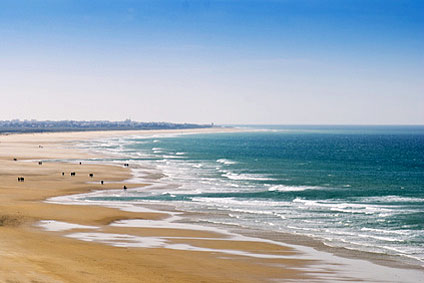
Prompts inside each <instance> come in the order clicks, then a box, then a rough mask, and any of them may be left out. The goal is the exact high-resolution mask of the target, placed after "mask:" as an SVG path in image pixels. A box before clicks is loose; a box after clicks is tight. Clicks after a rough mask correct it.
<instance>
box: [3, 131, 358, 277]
mask: <svg viewBox="0 0 424 283" xmlns="http://www.w3.org/2000/svg"><path fill="white" fill-rule="evenodd" d="M196 130H199V129H196ZM227 130H228V129H227ZM232 130H234V129H232ZM131 132H132V131H131ZM177 132H181V131H180V130H178V131H177ZM202 132H203V131H202ZM85 133H87V132H84V133H83V134H85ZM122 133H123V132H122V131H119V133H111V132H105V133H99V132H95V133H90V134H88V135H86V136H84V135H81V132H76V134H70V136H66V134H65V133H57V134H58V135H57V136H55V135H54V134H53V136H55V137H54V138H55V139H56V140H55V142H54V143H52V144H51V145H52V146H56V147H57V146H58V145H59V146H62V147H63V146H66V145H69V143H70V142H71V144H72V141H78V140H82V139H85V140H87V139H92V138H94V137H96V138H102V137H111V136H114V135H116V134H118V135H122ZM163 133H170V134H172V133H175V131H172V132H169V131H166V132H164V131H160V134H163ZM184 133H194V132H193V131H190V132H188V131H187V132H186V131H184ZM68 134H69V133H68ZM134 134H147V135H149V134H152V131H143V132H142V133H140V131H136V133H134ZM153 134H154V133H153ZM29 135H31V142H29V143H28V141H25V138H23V139H21V141H19V139H20V138H19V137H18V135H14V138H12V139H9V141H7V142H8V143H17V145H18V147H19V145H20V146H21V147H22V145H23V144H26V145H31V149H32V150H28V148H25V147H24V148H23V150H22V148H21V152H20V155H19V156H20V157H19V158H23V157H24V158H25V156H27V157H30V156H31V154H30V153H31V151H32V157H34V158H32V159H38V158H39V159H41V157H42V155H43V154H44V155H46V156H44V158H43V159H55V158H52V157H56V159H89V158H93V157H95V156H97V155H93V154H89V153H82V152H77V153H76V152H75V151H76V149H74V148H68V149H64V148H60V149H59V150H57V148H55V149H54V148H49V150H48V154H45V153H46V152H45V151H46V150H44V149H43V150H42V151H43V153H42V154H40V153H39V151H40V150H37V149H36V147H35V146H36V144H37V143H40V142H46V139H47V140H49V139H51V138H52V134H51V133H48V134H29ZM34 135H36V136H37V137H36V138H35V139H34ZM38 135H40V136H41V137H39V136H38ZM47 135H48V136H47ZM4 137H10V136H1V137H0V141H1V143H0V146H1V148H2V149H4V148H3V147H2V146H3V145H5V144H4ZM16 137H17V138H16ZM20 137H22V135H21V136H20ZM7 139H8V138H6V140H7ZM47 142H48V141H47ZM6 149H7V147H6ZM63 151H66V153H65V154H64V153H63ZM9 152H10V151H9ZM34 152H35V154H34ZM0 156H1V157H0V158H1V160H2V162H3V161H4V162H6V161H7V162H8V163H11V164H10V165H13V166H14V165H25V166H26V167H28V169H29V170H33V171H32V174H35V173H34V172H35V171H34V170H38V171H39V169H40V168H39V167H37V166H38V165H36V164H33V163H27V164H25V163H23V162H19V163H16V162H13V161H9V160H10V158H11V155H7V154H6V155H5V152H3V151H1V152H0ZM6 157H7V158H9V159H7V158H6ZM46 157H47V158H46ZM65 157H67V158H65ZM69 157H71V158H69ZM97 157H98V156H97ZM49 163H50V164H49ZM50 165H52V166H50ZM25 166H24V167H25ZM55 166H61V168H66V169H69V170H73V169H74V168H77V169H78V170H80V169H81V168H83V170H82V172H84V173H85V174H87V173H88V172H89V171H90V172H91V171H93V172H95V173H94V174H95V175H94V176H95V179H96V180H98V178H103V177H104V179H105V180H108V182H107V183H105V186H104V188H106V189H107V190H109V189H114V188H115V189H116V187H117V186H118V184H119V186H121V185H122V182H123V181H124V182H125V181H126V180H128V179H130V178H131V174H130V172H129V170H128V168H122V167H119V166H111V165H92V164H83V166H82V167H81V166H80V165H78V164H69V163H66V164H65V163H53V162H46V163H45V164H43V169H44V168H45V167H49V170H50V171H49V173H50V174H51V173H52V171H54V170H53V168H54V167H55ZM50 167H52V168H50ZM9 169H10V168H9ZM2 170H5V169H4V168H2ZM56 171H57V170H56ZM59 171H60V170H59ZM59 171H57V172H56V173H58V172H59ZM116 171H119V172H116ZM102 172H107V173H102ZM111 172H114V174H115V176H110V173H111ZM14 173H16V168H15V171H14ZM84 173H81V174H84ZM9 174H10V175H12V174H11V173H9ZM102 174H104V175H102ZM2 175H3V174H2ZM36 176H37V175H34V180H36ZM48 176H51V175H48ZM98 176H100V177H98ZM43 177H44V179H45V177H46V176H45V175H44V176H37V181H38V179H40V182H45V180H44V181H43V180H42V179H43ZM2 178H3V177H2ZM59 178H60V177H59ZM66 178H67V180H68V178H69V177H68V176H66ZM77 178H78V180H77V182H76V183H75V181H74V180H72V182H73V183H72V184H70V188H68V189H66V190H65V191H63V190H56V191H55V190H53V189H52V188H50V191H49V192H44V194H41V195H37V196H34V193H33V192H31V193H32V195H31V193H28V196H27V198H28V197H30V198H29V200H31V201H32V202H35V203H32V204H31V205H32V206H33V207H32V208H31V209H29V210H27V212H34V210H35V207H37V206H45V207H50V210H49V211H46V212H44V213H45V214H43V213H41V214H42V215H39V216H38V217H33V218H32V219H26V220H22V223H18V225H12V224H7V223H6V225H4V224H3V225H0V229H3V228H5V227H6V228H7V229H12V230H20V229H23V230H24V231H25V232H26V233H32V234H36V235H43V237H48V238H54V239H55V240H54V241H57V242H64V243H65V242H66V243H70V245H72V246H87V245H89V246H90V245H92V246H95V247H96V249H98V250H100V251H103V252H105V251H106V250H108V251H109V250H110V251H111V253H115V252H116V250H114V249H113V248H112V249H110V247H107V245H104V244H99V245H98V244H96V243H88V244H87V242H84V241H79V240H74V239H71V240H70V239H69V238H65V237H63V234H66V233H67V232H66V233H60V232H59V233H58V232H48V231H47V232H46V231H42V230H41V229H37V227H34V226H33V225H32V224H33V223H34V222H35V223H37V222H36V221H35V220H36V219H37V220H38V221H40V220H54V219H45V218H43V217H46V216H47V215H48V214H49V213H51V212H53V211H56V212H58V211H61V210H72V212H73V213H75V215H73V216H72V217H69V216H67V217H56V218H57V219H56V220H55V221H60V220H71V221H70V223H73V222H74V223H76V224H79V225H86V226H95V227H97V226H99V227H100V228H99V229H101V230H102V231H103V232H107V231H110V232H111V233H113V232H117V231H119V230H120V231H121V232H125V231H126V232H131V233H133V234H136V235H138V236H140V237H146V235H150V237H151V236H152V235H153V236H154V235H155V234H156V238H157V237H158V235H160V237H165V236H166V235H168V236H169V235H174V236H175V235H176V234H177V235H180V236H184V237H198V238H199V237H200V238H202V237H203V238H214V237H216V236H217V235H216V234H209V233H207V232H206V233H205V231H201V232H195V231H193V230H190V229H186V230H184V229H183V231H177V230H178V229H177V230H175V229H174V230H172V229H167V230H163V228H161V229H162V230H160V231H159V230H158V229H155V228H130V227H126V228H125V227H124V228H123V227H121V228H120V229H118V228H116V227H107V226H110V225H109V224H111V223H113V222H114V221H118V220H125V219H140V218H142V219H150V220H159V221H162V220H163V217H164V216H163V215H160V214H161V213H152V212H151V213H149V212H128V211H122V210H117V209H116V208H104V207H96V208H95V207H93V206H91V205H89V206H87V207H85V208H83V207H82V206H78V205H70V206H64V205H57V204H51V203H50V204H49V203H43V202H42V199H41V198H42V197H46V198H49V197H52V196H55V194H57V195H69V194H74V193H78V192H79V193H81V192H85V193H86V192H89V191H93V190H95V189H98V188H99V185H98V184H90V183H87V181H90V179H89V178H87V177H79V174H78V176H77ZM28 181H30V179H29V180H28ZM31 181H32V179H31ZM15 182H16V181H15V180H13V181H12V179H11V180H10V184H13V187H14V188H16V183H15ZM109 182H110V183H109ZM58 183H60V184H62V183H63V180H61V179H59V180H58ZM25 185H27V183H26V184H25ZM143 185H145V184H140V183H130V182H128V185H127V186H128V187H129V188H132V187H140V186H143ZM6 186H7V184H6ZM4 187H5V186H4V185H2V186H1V187H0V188H1V190H0V193H1V195H0V196H1V197H2V198H3V197H4V190H3V188H4ZM35 187H37V188H39V186H35ZM65 192H66V193H65ZM47 194H48V195H49V197H47ZM9 197H10V196H9ZM12 198H13V196H12ZM24 200H25V201H28V199H24ZM38 202H39V203H38ZM18 203H19V201H18ZM40 203H42V204H40ZM19 204H20V206H18V207H19V208H21V209H24V206H23V205H22V204H21V203H19ZM2 206H3V204H2ZM64 207H66V208H64ZM70 207H71V208H70ZM2 208H3V207H2ZM9 209H10V208H9ZM26 209H28V207H26ZM3 210H4V209H2V210H1V211H2V213H3ZM15 210H16V209H15ZM97 210H98V211H99V212H96V213H97V216H102V217H103V218H100V219H94V218H95V217H93V218H91V217H90V218H91V219H86V218H85V215H84V213H87V212H88V211H97ZM81 211H83V214H81ZM100 211H101V212H100ZM18 214H19V213H18ZM21 214H22V212H21ZM23 214H25V213H23ZM81 216H84V217H81ZM93 216H94V215H93ZM72 221H73V222H72ZM3 222H4V221H3ZM65 222H66V221H65ZM29 223H31V224H29ZM28 225H29V226H28ZM96 225H97V226H96ZM78 229H81V228H75V230H72V231H80V230H78ZM87 229H88V230H90V229H89V228H87ZM87 229H86V230H87ZM122 229H124V230H122ZM65 231H66V230H65ZM12 232H13V231H12ZM14 232H16V231H14ZM85 232H86V231H85ZM18 234H19V233H18ZM58 238H60V239H58ZM134 239H135V238H134ZM180 240H181V239H180ZM69 241H71V242H69ZM212 241H213V240H212ZM175 242H176V243H175V244H178V243H179V242H178V241H175ZM192 242H193V241H192ZM71 243H72V244H71ZM182 243H184V240H183V241H182ZM185 243H186V244H187V239H186V240H185ZM234 243H235V242H231V244H232V245H234ZM197 245H203V246H208V245H209V250H207V248H205V249H204V250H203V251H187V250H186V251H181V250H178V251H175V250H172V249H169V248H163V247H162V246H160V245H159V247H155V248H154V249H151V248H147V249H145V250H140V249H138V248H130V250H131V254H132V256H134V257H135V258H137V256H136V255H140V254H143V255H144V256H145V255H146V254H147V255H150V254H151V253H155V252H158V250H160V251H161V252H160V253H163V254H166V255H167V261H169V262H168V263H167V264H164V263H162V264H164V265H166V266H168V269H166V270H169V271H170V273H169V274H168V276H167V279H164V278H162V275H161V276H158V277H155V276H153V277H150V279H151V281H153V282H163V281H169V280H171V281H173V280H175V281H176V282H177V281H179V280H181V278H184V279H183V280H184V281H186V282H196V281H197V280H198V279H199V276H201V277H202V276H203V278H204V279H203V280H205V281H207V282H212V281H214V282H217V281H218V282H219V281H227V280H234V281H241V282H249V281H252V282H254V281H256V280H258V279H261V280H265V279H279V280H282V279H285V280H289V279H296V280H299V279H303V280H320V275H321V279H323V280H324V281H327V280H328V281H331V276H335V277H332V279H333V280H334V279H335V278H338V277H337V276H339V275H338V274H337V270H336V268H334V267H335V266H332V264H331V263H329V262H327V263H325V262H324V264H328V266H326V267H324V268H323V269H322V270H321V271H320V272H316V271H314V269H315V268H314V263H315V262H316V260H312V261H311V259H310V258H307V256H306V258H304V257H302V256H300V255H301V254H302V252H299V251H297V252H294V251H291V252H293V254H294V256H293V257H292V258H290V259H288V258H285V257H282V258H279V259H278V258H277V259H276V258H274V259H266V260H265V259H261V260H259V261H258V260H256V262H255V260H254V259H251V258H249V259H248V260H246V258H245V255H240V254H239V255H231V256H233V257H235V258H232V259H231V260H229V259H222V258H220V256H221V255H214V254H210V253H211V252H212V253H213V252H214V250H213V249H212V250H211V249H210V247H211V245H212V247H215V248H216V247H220V248H221V249H225V247H228V246H227V244H225V243H224V244H223V243H220V241H218V240H217V239H216V238H215V243H213V244H211V242H208V241H206V242H205V239H204V240H201V239H200V240H199V239H198V240H197ZM240 245H241V243H238V245H237V246H240ZM6 246H7V244H6ZM258 246H260V247H261V248H262V249H265V250H267V251H268V252H270V253H277V254H281V253H282V254H286V255H287V252H288V250H287V248H288V246H289V244H288V245H286V246H285V248H284V249H282V250H281V249H280V248H278V247H277V246H273V247H270V246H266V247H263V246H261V245H260V244H259V242H252V243H249V244H247V245H246V243H244V245H241V246H240V247H243V248H244V249H245V250H246V249H247V250H249V249H250V250H252V251H256V253H257V250H258ZM1 248H2V246H0V256H1V251H2V249H1ZM118 249H119V248H118ZM125 249H126V251H127V252H128V250H127V248H125ZM152 250H155V252H152ZM242 250H243V249H242ZM293 250H294V249H293ZM306 250H307V249H306ZM24 251H25V250H24ZM181 253H183V254H184V256H183V257H184V258H186V257H188V258H190V257H192V253H195V254H196V259H200V258H201V259H202V260H204V262H202V264H203V265H202V266H211V265H212V267H215V269H212V271H213V270H227V271H228V272H230V271H231V273H235V274H234V275H230V274H229V273H228V272H226V273H224V274H225V275H224V276H218V277H217V274H213V272H211V271H209V272H207V271H205V270H202V271H201V272H200V270H197V269H196V268H197V267H196V264H197V262H198V260H196V259H195V260H193V259H191V262H192V266H191V267H190V268H188V269H189V270H186V272H183V275H181V274H180V273H179V272H176V271H175V270H173V269H174V266H175V265H176V266H180V265H181V263H178V261H175V260H173V259H168V257H171V258H172V257H177V259H178V257H179V256H181V255H180V254H181ZM199 253H200V254H199ZM254 253H255V252H254ZM303 253H305V254H308V253H307V252H305V251H304V252H303ZM21 256H24V255H21ZM121 256H122V255H121ZM239 257H241V258H239ZM300 258H302V259H300ZM130 259H131V257H130V258H127V259H126V260H130ZM321 260H324V261H325V259H321ZM2 262H3V261H2ZM265 262H269V265H267V266H265V265H264V263H265ZM126 264H129V263H128V262H126ZM143 264H144V265H146V264H147V265H149V263H148V262H147V263H146V262H143ZM118 265H119V264H118ZM144 265H143V266H144ZM233 265H236V266H237V268H238V269H237V270H239V273H237V271H235V270H233ZM276 265H280V266H279V267H277V268H276V267H275V266H276ZM136 266H138V265H136ZM281 266H283V267H281ZM95 267H96V266H93V267H91V268H92V269H96V270H97V269H98V268H95ZM121 268H122V266H121ZM184 268H185V269H187V267H186V266H185V267H184ZM324 269H325V270H326V271H324ZM308 270H309V271H308ZM116 272H117V273H119V272H118V271H116ZM326 272H328V274H326V275H324V273H326ZM148 273H149V272H148V270H144V273H143V275H142V276H146V274H148ZM2 274H3V270H1V269H0V279H2ZM171 274H172V275H171ZM176 274H179V275H181V276H183V277H178V276H179V275H178V276H177V275H176ZM330 274H331V275H330ZM193 275H195V278H194V277H192V276H193ZM73 276H75V275H73ZM169 276H170V277H171V279H170V278H169ZM173 276H175V277H173ZM326 276H330V278H328V277H327V279H325V278H326ZM342 276H346V277H340V278H339V279H341V278H344V279H347V278H348V276H349V275H346V274H344V275H342ZM119 278H120V277H119ZM177 278H178V279H177ZM189 278H191V279H189ZM353 278H354V277H353ZM133 279H134V278H127V281H128V282H131V280H133ZM351 279H352V278H351ZM355 279H360V278H355ZM65 281H66V279H65ZM46 282H50V281H46ZM52 282H53V281H52ZM82 282H84V281H82ZM87 282H88V281H87ZM134 282H135V281H134Z"/></svg>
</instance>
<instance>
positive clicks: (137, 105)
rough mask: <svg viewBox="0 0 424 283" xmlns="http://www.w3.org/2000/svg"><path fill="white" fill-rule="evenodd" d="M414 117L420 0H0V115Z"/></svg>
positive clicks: (298, 119) (420, 55)
mask: <svg viewBox="0 0 424 283" xmlns="http://www.w3.org/2000/svg"><path fill="white" fill-rule="evenodd" d="M127 118H130V119H132V120H137V121H169V122H193V123H211V122H214V123H216V124H424V1H423V0H415V1H412V0H411V1H403V0H210V1H206V0H185V1H180V0H168V1H162V0H139V1H136V0H115V1H111V0H101V1H100V0H92V1H86V0H80V1H77V0H27V1H24V0H11V1H9V0H0V120H10V119H21V120H22V119H38V120H124V119H127Z"/></svg>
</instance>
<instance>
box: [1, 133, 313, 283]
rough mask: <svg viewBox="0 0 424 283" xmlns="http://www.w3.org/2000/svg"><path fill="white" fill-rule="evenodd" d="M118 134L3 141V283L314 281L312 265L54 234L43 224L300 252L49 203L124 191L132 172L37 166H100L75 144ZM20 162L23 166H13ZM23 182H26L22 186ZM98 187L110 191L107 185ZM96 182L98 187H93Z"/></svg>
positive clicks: (244, 248) (117, 168)
mask: <svg viewBox="0 0 424 283" xmlns="http://www.w3.org/2000/svg"><path fill="white" fill-rule="evenodd" d="M197 131H199V130H197ZM207 131H211V130H206V132H207ZM187 132H190V131H187ZM137 133H139V132H137ZM117 134H121V133H116V132H86V133H84V132H78V133H48V134H20V135H2V136H0V160H1V163H0V164H1V165H0V180H1V181H0V231H1V232H0V261H1V265H0V281H1V282H260V281H266V280H268V279H289V278H291V279H294V278H308V277H309V276H310V275H308V274H307V273H305V272H301V271H299V270H297V268H298V267H305V266H306V265H307V264H308V261H307V260H296V259H263V258H253V257H246V256H238V255H231V256H228V255H226V256H223V255H222V254H216V253H211V252H198V251H184V250H170V249H166V248H126V247H114V246H110V245H106V244H100V243H90V242H86V241H81V240H78V239H71V238H69V237H63V236H64V235H65V234H66V233H69V230H65V231H56V232H50V231H46V230H45V229H42V228H41V227H39V226H38V225H37V223H40V221H58V222H57V223H59V222H66V223H72V224H79V225H87V226H92V227H96V229H95V230H96V232H102V233H118V234H125V235H127V234H131V235H137V236H143V237H146V236H150V237H152V236H155V237H157V236H164V235H166V236H178V237H188V236H189V237H196V238H198V239H197V240H181V239H179V240H175V242H176V243H184V242H190V244H192V245H196V246H200V247H204V248H211V247H213V248H216V249H232V250H239V251H248V252H253V253H255V252H259V253H261V252H267V253H271V254H278V255H284V254H293V253H294V252H295V251H293V250H292V249H290V248H284V247H281V246H276V245H272V244H266V243H255V242H248V241H247V242H246V241H240V242H238V241H220V239H222V238H223V237H224V236H223V235H220V234H217V233H212V232H208V231H190V230H184V229H183V230H181V229H166V228H158V229H152V228H125V227H110V226H108V224H110V223H112V222H113V221H116V220H122V219H149V220H155V219H157V220H159V219H164V218H167V217H169V215H166V214H161V213H146V212H144V213H141V212H125V211H122V210H118V209H114V208H105V207H99V206H78V205H58V204H50V203H46V202H44V200H46V199H48V198H50V197H53V196H60V195H69V194H76V193H84V192H89V191H93V190H108V189H120V188H122V186H123V184H122V183H118V182H121V181H123V180H126V179H129V178H130V177H131V176H130V170H129V169H128V168H124V167H122V166H109V165H92V164H81V165H80V164H79V163H77V162H75V163H56V162H44V163H43V164H42V165H39V164H38V160H39V159H43V160H46V159H64V158H66V159H86V158H93V157H95V156H93V155H89V154H87V153H84V152H78V151H76V150H74V149H72V147H71V146H69V144H68V142H71V141H74V140H81V139H91V138H100V137H105V136H113V135H117ZM125 134H134V132H126V133H125ZM149 134H152V132H149ZM14 158H16V159H17V160H16V161H14ZM62 172H64V173H65V175H64V176H62ZM70 172H76V176H74V177H71V176H70ZM90 173H93V174H94V177H93V178H90V177H89V174H90ZM21 176H22V177H24V178H25V181H24V182H17V178H18V177H21ZM99 180H104V181H105V182H107V183H105V184H104V185H101V184H100V182H99ZM90 181H96V182H98V183H97V184H93V183H94V182H93V183H88V182H90ZM126 186H127V187H128V188H129V189H130V188H132V187H140V186H143V184H133V183H132V184H130V183H128V184H126ZM88 230H89V229H88ZM79 231H87V229H85V228H84V227H83V228H81V227H77V228H75V229H72V232H79ZM199 238H200V239H199ZM201 238H207V239H205V240H201ZM214 239H216V240H214Z"/></svg>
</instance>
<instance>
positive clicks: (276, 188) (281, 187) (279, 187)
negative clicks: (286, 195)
mask: <svg viewBox="0 0 424 283" xmlns="http://www.w3.org/2000/svg"><path fill="white" fill-rule="evenodd" d="M319 189H322V187H313V186H285V185H276V186H272V187H270V188H269V189H268V191H270V192H273V191H279V192H300V191H305V190H319Z"/></svg>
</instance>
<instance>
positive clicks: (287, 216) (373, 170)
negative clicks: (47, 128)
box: [86, 126, 424, 264]
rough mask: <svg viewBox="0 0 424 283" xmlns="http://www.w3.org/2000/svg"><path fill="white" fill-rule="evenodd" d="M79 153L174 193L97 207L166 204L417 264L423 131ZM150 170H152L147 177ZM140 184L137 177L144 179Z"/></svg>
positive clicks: (241, 135)
mask: <svg viewBox="0 0 424 283" xmlns="http://www.w3.org/2000/svg"><path fill="white" fill-rule="evenodd" d="M252 128H255V129H266V130H262V131H255V132H238V133H221V134H196V135H180V136H172V135H171V136H154V137H147V138H146V137H126V138H119V139H109V140H102V141H98V142H91V143H90V144H87V145H86V146H88V147H90V148H95V149H97V150H100V151H106V152H109V153H114V154H116V156H117V158H116V159H117V160H121V159H122V160H129V162H131V163H132V164H140V165H143V166H144V167H145V166H147V168H150V169H146V168H144V169H140V170H139V171H138V172H139V174H141V175H143V174H146V173H148V172H150V173H151V172H162V173H163V174H164V175H165V177H163V178H162V179H160V180H159V181H158V182H161V183H165V184H176V185H178V186H172V187H167V188H166V189H163V188H161V189H150V190H148V191H145V192H137V193H129V194H126V195H123V196H121V197H116V196H115V197H113V198H108V197H104V198H100V199H102V200H110V201H114V200H123V199H125V200H130V201H134V202H148V203H172V204H173V205H175V206H177V207H178V208H179V209H183V210H187V211H197V212H206V211H207V212H208V214H207V215H205V216H203V217H200V218H199V219H196V221H200V222H202V223H205V222H206V223H207V222H210V223H222V224H231V225H237V226H240V227H250V228H254V229H258V230H274V231H276V232H278V231H281V232H289V233H297V234H302V235H307V236H311V237H314V238H316V239H319V240H321V241H323V242H324V243H325V244H327V245H329V246H336V247H346V248H349V249H354V250H363V251H369V252H374V253H381V254H390V255H400V256H402V257H404V258H409V259H412V260H418V261H421V264H423V263H424V127H420V126H392V127H382V126H381V127H379V126H369V127H363V126H255V127H252ZM149 170H150V171H149ZM143 176H144V175H143Z"/></svg>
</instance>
